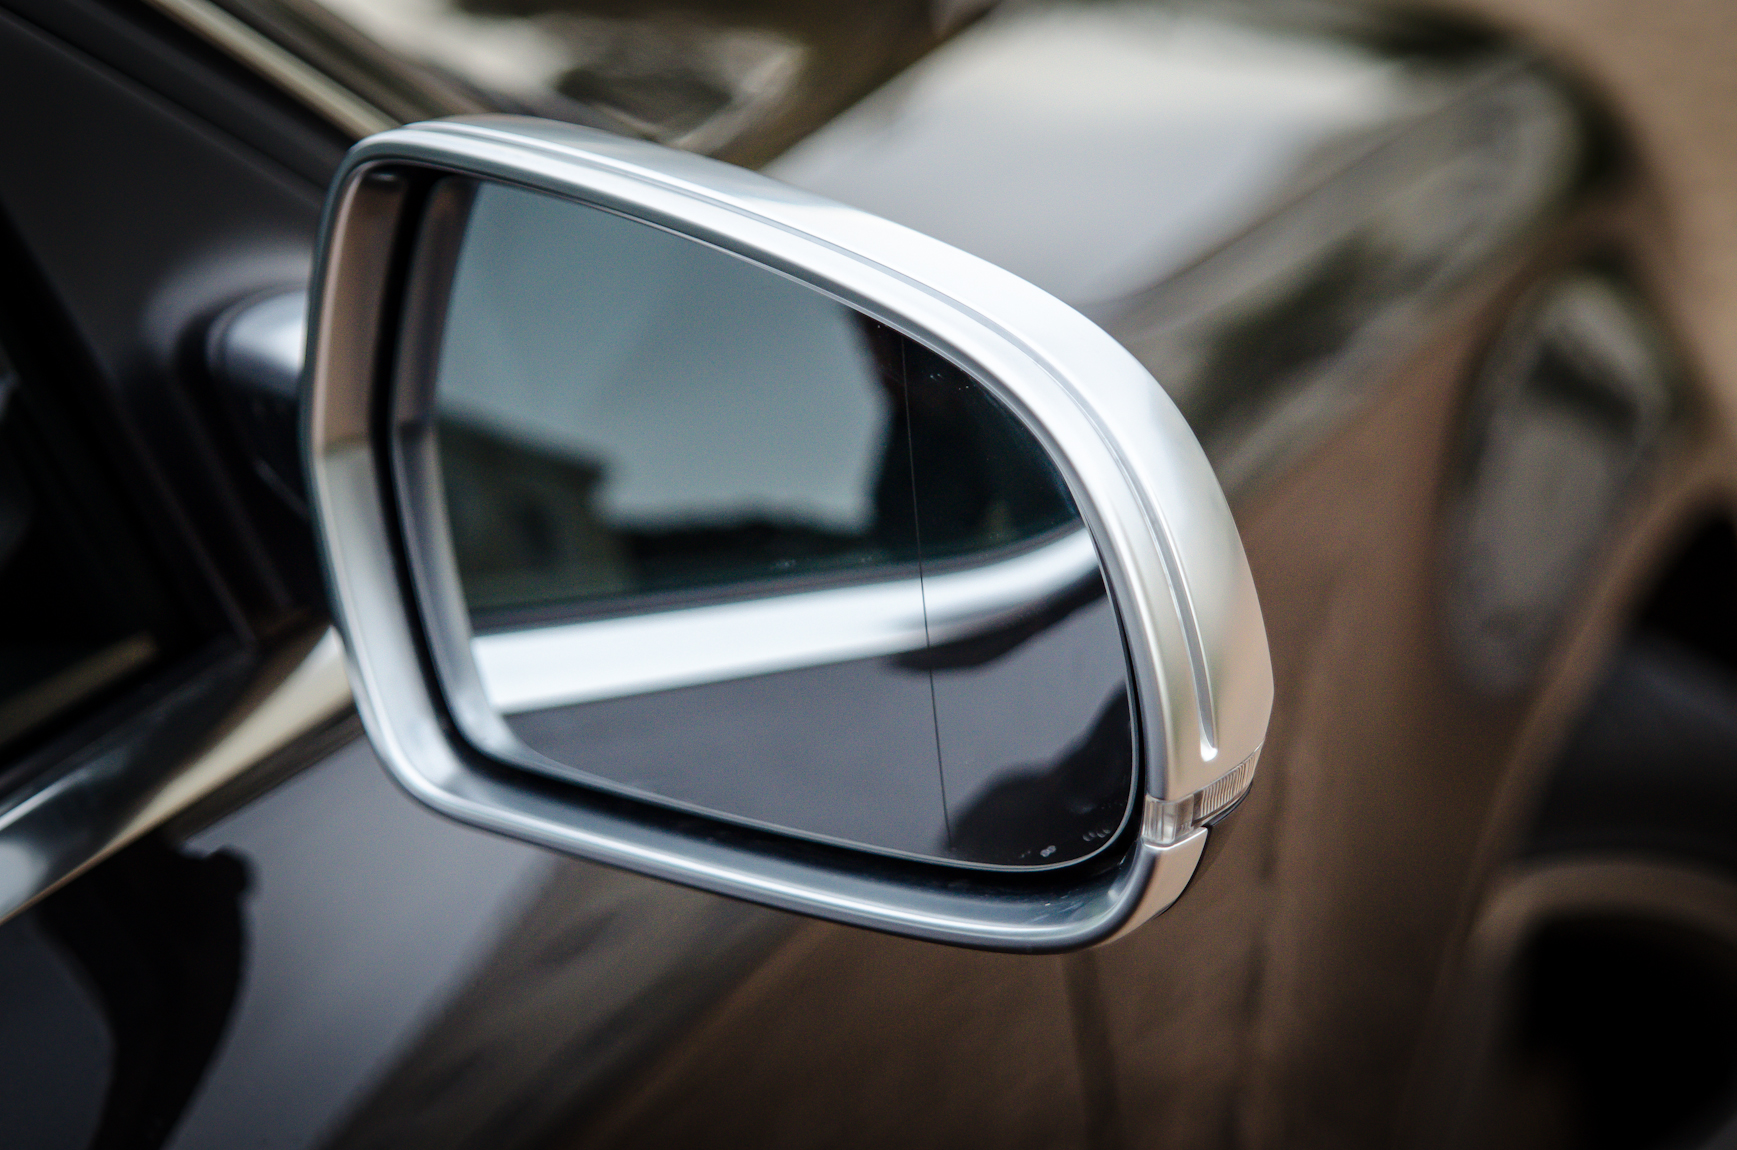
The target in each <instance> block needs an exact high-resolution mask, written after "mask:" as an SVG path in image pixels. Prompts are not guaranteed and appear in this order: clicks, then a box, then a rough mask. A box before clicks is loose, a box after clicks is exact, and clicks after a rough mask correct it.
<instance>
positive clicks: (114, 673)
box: [0, 346, 188, 774]
mask: <svg viewBox="0 0 1737 1150" xmlns="http://www.w3.org/2000/svg"><path fill="white" fill-rule="evenodd" d="M41 387H42V384H41V382H39V381H35V380H27V379H26V378H24V373H22V372H21V371H20V370H19V369H18V368H17V366H15V361H14V359H13V357H12V356H10V355H8V354H7V350H6V348H5V347H4V346H0V755H8V754H9V753H11V752H16V751H19V750H21V749H22V747H23V744H25V743H26V742H27V741H29V738H30V736H32V735H35V734H40V733H42V732H44V731H45V730H46V729H49V728H52V727H54V726H56V725H57V722H56V721H57V720H61V719H65V718H67V717H69V716H70V715H72V714H74V713H75V712H77V710H78V709H79V704H81V703H86V702H89V701H92V700H93V699H95V698H97V697H98V696H101V695H103V694H104V693H105V692H106V691H107V690H108V689H109V688H112V687H114V686H116V685H118V684H120V683H122V682H123V681H126V680H128V679H131V678H133V677H134V676H136V675H137V673H138V672H140V671H142V670H143V669H145V668H146V667H148V666H150V665H152V664H153V663H156V662H157V661H159V660H160V659H162V658H163V657H164V656H165V655H167V654H169V653H170V652H171V651H172V650H173V649H176V648H178V647H179V646H180V642H179V640H180V639H181V638H182V637H184V636H185V635H186V634H187V632H188V626H187V623H186V621H185V618H184V616H183V614H182V613H181V611H180V610H179V609H178V607H177V604H176V603H175V601H174V598H173V596H172V595H171V593H170V592H169V589H168V586H167V584H166V582H165V581H164V579H163V578H162V577H161V574H160V572H159V571H158V570H157V569H156V567H155V565H154V564H153V563H152V562H150V560H149V558H148V555H147V552H146V549H145V545H144V543H143V540H142V539H141V538H140V536H139V533H138V531H137V529H136V525H135V524H133V523H131V522H129V520H128V518H127V515H126V513H125V511H124V510H123V508H122V506H121V504H120V503H119V501H118V500H117V499H116V498H115V494H114V490H113V486H112V485H111V484H110V483H107V482H105V481H104V477H103V475H102V472H103V470H104V468H103V466H102V464H101V463H100V461H99V457H98V453H97V452H96V451H94V450H93V449H92V446H91V445H90V444H88V443H85V442H83V441H82V440H81V438H80V437H79V436H78V435H77V434H75V433H74V432H73V431H72V428H71V427H70V426H69V425H68V424H67V421H66V420H65V419H64V418H57V412H56V410H55V409H56V408H57V407H58V406H59V405H58V404H57V403H56V402H54V400H53V398H52V397H51V396H50V395H49V393H48V392H47V391H46V390H40V389H41ZM3 771H4V768H0V774H3Z"/></svg>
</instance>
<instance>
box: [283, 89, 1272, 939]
mask: <svg viewBox="0 0 1737 1150" xmlns="http://www.w3.org/2000/svg"><path fill="white" fill-rule="evenodd" d="M309 327H310V352H309V359H308V362H309V369H308V370H309V372H310V373H311V381H310V386H309V392H308V395H309V398H308V400H307V402H306V420H307V422H306V451H307V465H308V473H309V480H310V488H311V493H312V499H313V509H314V514H315V521H316V524H317V528H318V532H319V535H320V538H321V541H322V545H323V547H324V549H325V556H326V563H327V572H328V579H329V584H330V588H331V591H332V601H333V607H334V611H335V614H336V618H337V622H338V625H339V627H340V628H341V630H342V632H343V635H344V638H345V640H346V644H347V649H348V653H349V659H350V671H351V679H352V682H353V684H354V686H355V689H356V695H357V699H358V705H359V707H360V709H361V713H362V718H363V721H364V723H365V725H366V727H367V730H368V733H369V735H370V737H371V739H372V740H373V743H374V745H375V747H376V749H377V750H378V752H379V754H380V756H381V758H382V759H383V760H384V761H385V763H386V765H387V767H388V768H389V769H390V770H391V771H392V773H393V774H394V775H395V776H396V777H397V778H398V780H399V781H400V782H401V783H402V784H403V785H404V786H405V787H406V788H407V789H408V790H409V791H410V792H411V793H412V794H413V795H415V796H416V797H418V798H419V799H421V800H422V801H424V802H426V803H428V804H429V805H430V806H432V807H434V808H435V809H437V810H440V811H443V812H445V813H446V814H448V815H451V816H452V817H454V818H458V819H461V820H463V821H465V822H468V823H473V824H475V825H477V826H481V827H486V828H489V829H492V830H495V831H499V832H501V833H504V834H508V835H513V836H516V837H519V838H523V839H527V840H531V841H534V842H537V843H541V844H544V845H547V846H549V847H553V848H556V849H559V850H564V851H568V852H571V853H574V854H578V855H582V856H585V857H587V858H592V859H596V860H599V861H602V862H606V863H610V864H614V865H617V866H621V867H626V868H629V869H632V870H636V871H641V872H644V873H646V874H651V875H656V876H659V877H661V878H666V879H670V880H674V881H677V882H682V883H688V884H691V885H694V886H697V887H702V888H705V889H708V890H712V891H716V892H719V893H722V894H727V895H731V896H735V897H738V898H743V899H749V900H752V901H756V902H761V903H766V904H769V905H773V906H777V907H782V908H785V909H788V910H794V911H800V912H803V913H807V914H813V915H818V916H821V917H825V918H831V919H836V920H839V921H843V922H849V923H855V924H859V925H864V926H870V927H874V928H878V929H881V930H887V931H892V932H896V933H900V934H907V935H913V936H917V937H922V938H927V939H932V940H937V941H943V942H950V943H962V944H969V945H973V946H979V947H988V948H995V949H1005V950H1022V951H1039V950H1059V949H1066V948H1070V947H1078V946H1083V945H1088V944H1091V943H1095V942H1100V941H1103V940H1104V939H1106V938H1109V937H1112V936H1113V935H1115V934H1117V933H1118V932H1121V931H1126V930H1128V929H1131V928H1132V927H1133V926H1134V925H1137V924H1138V923H1139V922H1141V921H1144V920H1145V919H1146V918H1149V917H1150V916H1151V915H1153V914H1155V913H1157V912H1158V911H1160V910H1162V909H1164V908H1165V907H1166V906H1168V905H1169V904H1170V903H1171V902H1173V901H1174V900H1175V898H1176V897H1177V896H1178V895H1179V894H1180V893H1181V892H1182V889H1183V887H1184V886H1185V885H1186V884H1187V882H1188V879H1189V877H1190V876H1191V875H1192V874H1193V872H1194V869H1195V866H1196V865H1197V863H1198V861H1199V858H1200V853H1201V849H1202V847H1203V845H1204V843H1205V839H1206V836H1207V833H1208V832H1207V828H1208V827H1209V826H1210V825H1211V824H1212V823H1213V822H1214V821H1216V820H1217V819H1218V818H1220V817H1222V816H1223V815H1224V814H1225V813H1226V812H1228V811H1229V810H1230V809H1231V808H1232V807H1233V806H1234V805H1235V804H1236V803H1237V801H1238V800H1239V799H1240V798H1241V797H1242V795H1243V794H1244V793H1245V792H1246V790H1247V788H1248V786H1249V784H1250V781H1251V780H1252V778H1253V775H1254V769H1255V763H1256V759H1257V756H1258V754H1259V751H1260V746H1261V742H1262V739H1263V738H1264V737H1265V732H1266V726H1267V718H1268V713H1269V711H1270V709H1271V701H1272V672H1271V667H1270V664H1269V659H1268V654H1267V645H1266V636H1265V631H1264V629H1263V627H1262V623H1261V615H1260V607H1259V604H1258V603H1257V601H1256V597H1255V592H1254V586H1253V582H1252V580H1251V577H1250V574H1249V569H1248V563H1247V560H1246V558H1245V557H1244V555H1243V550H1242V544H1241V542H1240V539H1239V538H1238V535H1237V531H1236V525H1235V523H1234V522H1233V521H1232V519H1231V515H1230V510H1229V507H1228V506H1227V505H1226V503H1225V500H1224V496H1223V494H1222V492H1221V491H1220V489H1219V487H1218V484H1217V481H1216V480H1215V478H1214V476H1213V473H1212V471H1211V469H1210V467H1209V466H1208V464H1207V461H1206V459H1205V457H1204V455H1203V454H1202V452H1201V451H1200V448H1199V446H1198V445H1197V444H1196V442H1195V440H1194V438H1193V436H1192V434H1191V433H1190V431H1189V429H1188V427H1187V425H1186V424H1185V423H1184V422H1183V420H1182V417H1181V416H1180V414H1179V413H1178V412H1177V410H1176V408H1175V407H1174V405H1173V404H1172V403H1171V402H1170V400H1169V398H1168V397H1167V396H1166V395H1165V394H1164V392H1163V390H1162V389H1161V388H1160V387H1159V386H1158V385H1157V383H1156V382H1154V381H1153V379H1152V377H1151V376H1150V375H1149V374H1147V372H1146V371H1145V370H1144V369H1143V368H1141V367H1140V365H1139V364H1138V363H1137V362H1136V361H1135V360H1134V359H1133V358H1132V357H1131V356H1130V355H1129V354H1128V353H1127V352H1125V351H1124V350H1123V349H1122V348H1121V347H1120V346H1119V345H1117V344H1116V343H1115V342H1114V341H1113V340H1111V339H1110V337H1108V336H1107V335H1105V334H1104V333H1103V332H1102V331H1100V330H1099V329H1098V328H1097V327H1095V326H1094V325H1093V324H1092V323H1090V322H1089V321H1088V320H1086V319H1085V318H1083V317H1082V316H1080V315H1079V314H1078V313H1076V312H1075V311H1073V310H1072V309H1071V308H1069V307H1067V306H1066V305H1064V304H1062V303H1060V302H1059V301H1057V300H1055V299H1054V298H1052V297H1050V296H1048V295H1046V294H1044V293H1043V292H1042V291H1039V290H1038V289H1037V288H1034V287H1032V286H1031V285H1029V284H1027V283H1025V282H1024V281H1022V280H1020V279H1018V278H1016V277H1014V276H1012V275H1010V274H1008V273H1007V272H1004V271H1002V270H1000V269H998V268H996V267H993V266H991V265H989V264H986V263H984V262H982V261H980V260H977V259H975V258H973V257H971V256H968V255H966V254H964V253H962V252H959V251H956V250H954V249H952V248H950V247H948V246H946V245H945V244H942V243H939V242H937V241H935V240H931V239H928V238H926V237H924V236H921V235H918V234H916V233H914V232H910V231H908V230H906V229H903V228H901V227H898V226H896V225H893V224H890V223H887V222H885V221H883V220H880V219H877V218H875V217H872V216H869V215H866V214H864V213H862V212H858V211H854V210H852V209H849V208H845V207H842V206H840V205H838V204H834V203H831V202H828V201H825V200H822V199H819V198H817V197H814V196H809V195H806V194H804V193H801V192H798V191H796V190H794V189H791V188H788V187H785V186H783V185H781V184H778V183H775V182H773V181H771V180H768V179H764V178H762V177H759V176H756V175H754V174H752V173H750V172H746V171H742V170H740V169H737V168H734V167H731V166H729V165H725V164H720V163H716V162H713V161H709V160H705V159H700V158H697V157H694V156H691V155H687V154H684V153H680V152H676V151H672V150H670V149H667V148H663V147H659V146H656V145H651V144H646V143H642V142H638V141H631V140H624V139H620V138H617V137H613V136H609V135H606V134H603V133H598V132H594V131H590V130H587V129H583V128H577V127H572V126H569V125H562V124H554V123H548V122H543V121H538V120H531V119H522V118H514V117H501V116H488V117H469V118H462V119H455V120H446V121H439V122H434V123H426V124H418V125H413V126H410V127H406V128H401V129H396V130H393V131H389V132H385V133H382V134H380V135H377V136H374V137H372V138H370V139H368V140H366V141H364V142H362V143H361V144H359V145H358V146H357V147H356V148H355V149H353V150H352V151H351V153H350V155H349V157H348V159H347V160H346V162H345V164H344V166H343V168H342V170H341V171H340V173H339V176H338V178H337V180H336V181H335V183H334V184H333V191H332V194H331V197H330V200H329V202H328V206H327V210H326V218H325V223H324V230H323V239H322V245H321V255H320V263H319V266H318V267H317V269H316V278H315V287H314V292H313V300H312V305H311V312H310V322H309Z"/></svg>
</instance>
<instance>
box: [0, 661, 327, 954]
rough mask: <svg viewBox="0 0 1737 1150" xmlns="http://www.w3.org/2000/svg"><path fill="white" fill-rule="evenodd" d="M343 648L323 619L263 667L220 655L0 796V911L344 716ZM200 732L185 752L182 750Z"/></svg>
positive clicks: (3, 914)
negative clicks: (57, 762) (53, 765)
mask: <svg viewBox="0 0 1737 1150" xmlns="http://www.w3.org/2000/svg"><path fill="white" fill-rule="evenodd" d="M341 648H342V643H341V641H340V640H339V638H338V635H337V632H335V631H333V630H332V629H330V628H327V627H321V628H319V629H318V630H317V631H312V632H309V633H307V634H304V635H301V636H297V637H296V638H295V639H292V640H288V641H286V642H285V643H284V644H283V647H282V649H280V650H279V651H277V652H275V653H274V654H273V655H272V657H270V658H268V659H267V660H266V662H265V663H264V664H263V665H260V666H255V667H251V668H250V667H249V665H248V663H249V661H248V659H247V657H246V656H244V655H242V654H240V653H239V652H232V653H229V654H226V655H222V656H219V657H217V658H216V659H214V660H213V661H212V662H210V663H209V665H207V666H205V667H203V668H202V669H201V670H200V671H198V672H197V673H195V674H193V675H191V676H190V677H189V678H187V679H186V680H185V681H184V682H181V683H178V684H177V685H176V686H174V687H173V688H171V689H170V690H168V692H167V693H166V694H164V695H163V696H162V697H161V698H158V699H157V700H156V701H155V702H154V703H153V704H152V705H151V706H149V707H147V708H145V709H143V710H142V711H139V712H138V713H136V714H133V715H132V716H131V717H129V718H128V719H126V720H125V721H123V722H121V723H120V724H118V725H117V726H116V727H115V728H114V729H113V730H112V731H110V732H109V733H108V734H107V735H106V736H105V737H104V738H102V739H100V740H98V741H97V742H96V743H94V744H93V745H91V746H90V747H87V748H84V749H82V750H81V751H80V752H79V753H78V754H77V755H76V756H74V757H72V758H69V759H68V760H67V761H66V763H65V764H64V765H63V766H62V767H61V768H59V769H50V770H47V771H45V772H43V773H42V774H41V775H40V776H38V777H37V778H35V779H33V780H32V781H31V783H30V785H28V786H25V787H21V788H19V789H18V790H17V791H15V792H13V793H10V794H8V795H6V796H4V799H3V801H0V921H4V920H6V919H7V918H9V917H10V916H12V915H14V914H16V913H18V912H19V911H21V910H23V909H25V908H26V907H28V906H30V905H31V904H32V903H34V902H35V901H36V900H37V899H39V898H41V897H42V896H44V895H46V894H48V893H49V892H50V891H52V890H54V889H55V888H57V887H59V886H60V885H61V884H62V883H65V882H67V881H69V880H71V879H72V878H75V877H77V876H78V875H79V874H82V873H83V872H84V871H86V870H88V869H89V868H91V867H92V866H95V865H96V864H97V863H98V862H100V861H102V860H103V859H105V858H107V857H108V856H109V855H111V854H113V853H114V852H116V851H118V850H120V849H121V848H122V847H124V846H126V845H127V844H128V843H130V842H133V841H134V840H135V839H138V838H139V837H141V836H142V835H145V834H147V833H149V832H150V831H152V830H154V829H155V828H157V827H159V826H162V825H163V824H164V823H166V822H168V821H169V820H171V819H173V818H175V817H176V816H177V815H180V814H181V813H182V812H183V811H186V810H188V809H189V808H190V807H192V806H193V805H194V804H195V803H197V802H199V801H200V800H201V799H203V798H205V797H206V796H207V795H211V794H213V793H214V792H216V791H217V790H218V789H219V788H221V787H224V786H225V785H227V784H229V783H231V782H232V781H234V780H236V779H238V778H240V777H241V776H242V775H244V774H245V773H247V772H248V771H250V770H251V769H253V768H255V767H256V766H258V765H259V764H261V763H262V762H264V761H265V760H267V759H269V758H270V757H271V756H272V755H274V754H276V753H278V752H280V751H284V750H286V748H290V747H291V745H292V744H294V743H295V742H296V740H298V739H300V738H302V737H303V736H305V735H308V734H310V733H311V732H313V731H315V730H316V729H317V728H320V727H321V726H322V725H323V724H325V723H327V722H330V721H331V720H333V719H335V718H337V717H339V716H340V715H342V714H343V712H344V711H345V710H346V709H347V708H348V706H349V704H350V685H349V683H348V682H347V681H346V679H345V676H344V658H343V654H342V650H341ZM130 702H131V701H129V703H130ZM213 731H215V732H217V733H216V734H215V736H212V735H211V733H212V732H213ZM206 736H211V737H206ZM201 739H202V740H203V743H204V745H203V746H196V747H195V748H194V750H193V752H192V753H186V752H185V751H184V750H181V749H180V748H181V746H182V744H183V743H185V742H187V741H190V740H201Z"/></svg>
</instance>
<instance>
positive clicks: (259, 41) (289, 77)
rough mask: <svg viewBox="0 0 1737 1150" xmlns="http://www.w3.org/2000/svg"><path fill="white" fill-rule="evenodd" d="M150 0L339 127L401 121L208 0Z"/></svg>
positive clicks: (354, 129)
mask: <svg viewBox="0 0 1737 1150" xmlns="http://www.w3.org/2000/svg"><path fill="white" fill-rule="evenodd" d="M149 3H150V4H151V5H153V6H154V7H156V8H157V9H159V10H160V11H162V12H163V13H164V14H166V15H168V16H170V17H172V18H174V19H175V20H177V21H179V22H180V23H182V24H184V25H186V26H187V27H188V28H190V29H192V30H193V31H194V32H196V33H198V34H199V35H201V36H203V37H205V38H206V39H207V40H209V41H211V42H212V43H213V44H215V45H217V46H218V47H219V48H222V49H223V50H224V51H225V52H228V53H229V54H230V55H231V56H234V57H235V58H236V59H238V60H240V61H241V62H242V63H244V64H246V65H248V66H249V67H250V68H252V69H253V70H254V71H256V72H259V73H260V74H261V75H263V76H265V77H266V78H267V79H269V80H271V81H273V82H274V83H276V84H277V85H278V86H279V87H281V88H283V89H284V90H285V91H287V92H289V93H290V94H291V95H292V96H295V97H296V98H297V99H299V100H301V101H302V102H303V103H305V104H307V105H308V106H309V107H310V108H312V109H314V111H316V112H318V113H320V114H321V115H322V116H325V117H326V118H327V119H328V120H330V121H332V123H334V124H336V125H337V126H338V127H340V128H343V129H344V130H345V131H347V132H351V133H354V134H355V136H356V137H357V138H358V139H359V138H361V137H363V136H371V135H373V134H374V133H375V132H384V131H385V130H386V129H388V128H394V127H397V126H398V124H399V121H398V120H397V119H396V118H394V117H393V116H391V115H388V114H387V113H385V112H382V111H381V110H380V109H379V108H376V107H375V106H374V105H373V104H370V103H369V102H368V101H366V100H364V99H362V98H361V97H360V96H358V95H356V94H355V93H354V92H352V91H350V90H349V89H348V88H346V87H344V86H343V85H342V84H339V83H338V82H337V81H336V80H334V79H332V78H331V77H330V76H328V75H326V74H325V73H324V72H321V71H319V70H318V69H317V68H314V67H313V66H312V65H310V64H309V63H307V61H305V60H303V59H302V58H301V57H299V56H296V55H295V54H293V53H291V52H290V51H288V50H287V49H285V48H283V47H280V46H279V45H278V44H277V43H275V42H274V41H273V40H271V39H270V38H269V37H267V36H265V35H264V34H262V33H260V32H258V31H256V30H255V29H254V28H253V27H252V26H251V25H250V24H248V23H247V22H246V21H244V20H241V19H238V18H237V17H235V16H232V15H231V14H230V13H228V12H226V11H224V10H223V9H222V8H220V7H218V6H217V5H216V4H213V3H211V2H210V0H149Z"/></svg>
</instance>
